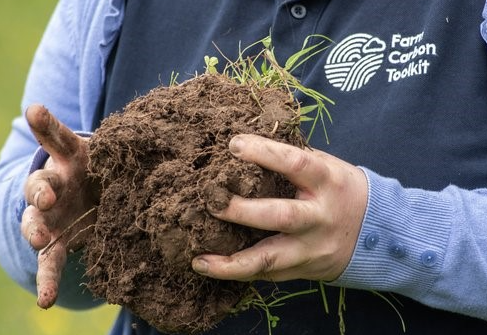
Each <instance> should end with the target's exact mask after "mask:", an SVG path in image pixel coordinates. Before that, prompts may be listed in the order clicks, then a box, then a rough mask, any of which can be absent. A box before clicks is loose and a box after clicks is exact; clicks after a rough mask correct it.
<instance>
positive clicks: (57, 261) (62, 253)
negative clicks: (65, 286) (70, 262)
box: [37, 243, 67, 309]
mask: <svg viewBox="0 0 487 335" xmlns="http://www.w3.org/2000/svg"><path fill="white" fill-rule="evenodd" d="M66 258H67V256H66V248H65V247H64V245H63V244H62V243H56V244H55V245H54V246H53V247H52V248H50V249H49V250H48V251H47V252H45V253H44V252H42V251H40V252H39V256H38V264H39V268H38V270H37V305H38V306H39V307H41V308H44V309H47V308H49V307H51V306H52V305H54V303H55V302H56V299H57V296H58V291H59V282H60V281H61V273H62V270H63V269H64V266H65V265H66Z"/></svg>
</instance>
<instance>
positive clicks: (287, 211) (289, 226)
mask: <svg viewBox="0 0 487 335" xmlns="http://www.w3.org/2000/svg"><path fill="white" fill-rule="evenodd" d="M276 211H277V214H276V222H275V223H274V226H275V227H277V228H278V229H279V230H280V231H282V232H292V231H294V228H295V224H296V218H297V215H298V209H297V207H296V206H295V205H294V204H293V203H291V202H284V201H282V202H279V203H278V205H277V209H276Z"/></svg>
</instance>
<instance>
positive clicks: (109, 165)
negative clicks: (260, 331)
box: [85, 75, 302, 333]
mask: <svg viewBox="0 0 487 335" xmlns="http://www.w3.org/2000/svg"><path fill="white" fill-rule="evenodd" d="M294 107H295V106H294V103H293V102H292V101H291V100H290V95H289V93H285V92H283V91H281V90H277V89H257V88H255V87H254V88H251V87H249V86H246V85H237V84H235V83H234V82H233V81H231V80H230V79H228V78H225V77H223V76H220V75H203V76H199V77H196V78H194V79H192V80H189V81H187V82H185V83H183V84H181V85H178V86H173V87H170V88H168V87H159V88H156V89H154V90H152V91H151V92H150V93H149V94H147V95H146V96H143V97H140V98H138V99H136V100H134V101H133V102H131V103H129V104H128V105H127V106H126V108H125V109H124V113H123V114H114V115H112V116H111V117H109V118H108V119H106V120H105V121H104V122H103V123H102V125H101V127H100V128H99V129H98V130H97V131H96V132H95V134H94V135H93V137H92V138H91V140H90V152H89V156H90V164H89V170H90V173H91V174H92V175H93V176H95V177H96V178H99V179H100V180H101V184H102V190H101V200H100V204H99V207H98V210H97V211H98V219H97V222H96V224H95V227H94V230H93V234H91V236H90V238H89V241H88V243H87V247H86V249H85V250H86V252H85V261H86V266H87V275H88V277H89V284H88V287H89V289H90V290H91V291H92V292H93V293H94V294H95V295H96V296H99V297H102V298H104V299H106V300H107V301H108V302H109V303H111V304H119V305H123V306H126V307H127V308H129V309H130V310H131V311H132V312H133V313H135V314H136V315H138V316H140V317H141V318H142V319H144V320H146V321H147V322H149V323H150V324H151V325H152V326H154V327H156V328H157V329H159V330H160V331H166V332H189V333H193V332H197V331H202V330H207V329H209V328H211V327H212V326H214V325H215V324H216V323H217V322H219V321H220V320H221V319H222V318H224V317H225V316H226V315H228V313H229V312H230V310H231V309H232V307H234V306H235V304H236V303H237V302H239V301H240V300H241V299H242V298H243V296H244V294H245V293H246V291H247V289H248V287H249V284H248V283H241V282H235V281H219V280H215V279H210V278H206V277H203V276H201V275H198V274H197V273H195V272H193V271H192V269H191V259H192V258H193V257H194V256H196V255H198V254H202V253H217V254H222V255H230V254H232V253H234V252H236V251H237V250H241V249H243V248H245V247H248V246H250V245H252V244H253V243H255V242H256V241H257V240H259V239H261V238H263V236H264V234H265V233H264V232H262V231H257V230H251V229H249V228H245V227H242V226H239V225H235V224H230V223H227V222H222V221H219V220H217V219H215V218H214V217H212V216H211V215H209V214H208V212H207V211H206V208H207V206H213V207H215V208H225V207H226V206H227V204H228V201H229V200H230V198H231V196H232V194H238V195H240V196H243V197H291V198H292V197H294V192H295V190H294V188H293V187H292V186H291V185H290V183H288V182H287V181H285V180H284V179H283V178H282V177H281V176H279V175H277V174H275V173H272V172H269V171H267V170H264V169H262V168H260V167H258V166H256V165H254V164H250V163H244V162H242V161H239V160H237V159H235V158H234V157H233V156H232V155H231V154H230V152H229V151H228V142H229V140H230V139H231V138H232V137H233V136H235V135H237V134H241V133H253V134H259V135H262V136H266V137H270V138H273V139H276V140H279V141H283V142H287V143H292V144H295V145H298V146H302V139H301V136H300V135H299V134H298V133H297V131H296V129H297V118H296V115H295V112H294ZM276 126H277V128H276Z"/></svg>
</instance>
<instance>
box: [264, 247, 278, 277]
mask: <svg viewBox="0 0 487 335" xmlns="http://www.w3.org/2000/svg"><path fill="white" fill-rule="evenodd" d="M275 264H276V258H275V256H272V255H271V254H270V253H268V252H263V253H262V254H261V255H260V269H261V270H260V273H261V275H262V276H264V277H266V276H269V274H270V273H272V272H273V271H274V267H275Z"/></svg>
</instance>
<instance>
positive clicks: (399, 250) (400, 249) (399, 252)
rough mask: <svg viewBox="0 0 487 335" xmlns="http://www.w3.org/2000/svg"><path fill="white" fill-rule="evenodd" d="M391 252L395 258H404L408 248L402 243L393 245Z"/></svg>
mask: <svg viewBox="0 0 487 335" xmlns="http://www.w3.org/2000/svg"><path fill="white" fill-rule="evenodd" d="M389 252H390V253H391V255H392V256H393V257H395V258H403V257H404V256H406V247H405V246H404V244H402V243H393V244H392V245H391V246H390V248H389Z"/></svg>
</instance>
